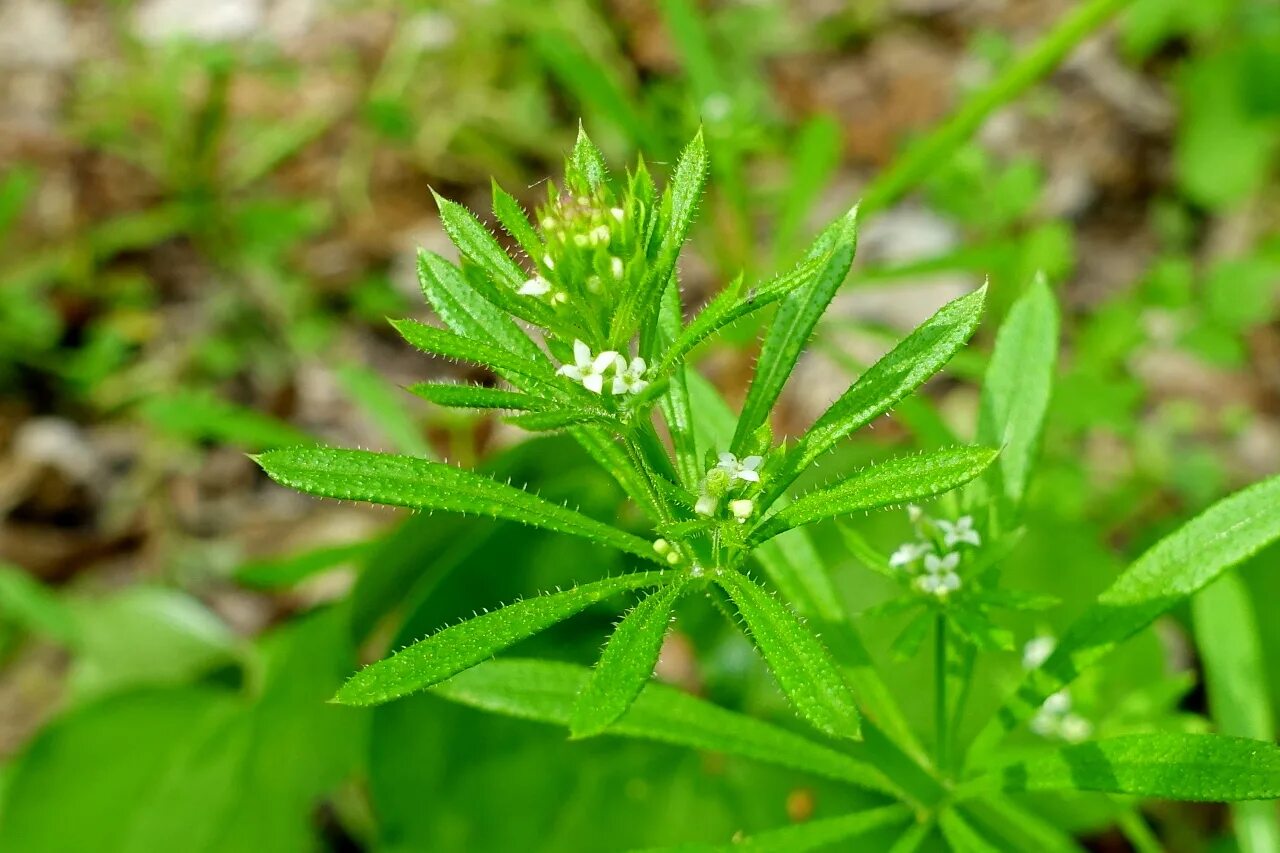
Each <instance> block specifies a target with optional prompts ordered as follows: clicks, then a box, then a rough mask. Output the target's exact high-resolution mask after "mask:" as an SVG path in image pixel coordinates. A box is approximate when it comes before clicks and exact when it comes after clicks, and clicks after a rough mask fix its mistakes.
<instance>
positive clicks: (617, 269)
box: [609, 256, 626, 278]
mask: <svg viewBox="0 0 1280 853" xmlns="http://www.w3.org/2000/svg"><path fill="white" fill-rule="evenodd" d="M609 271H610V272H612V273H613V277H614V278H622V274H623V272H625V271H626V270H625V269H624V268H623V266H622V258H619V257H616V256H615V257H613V258H610V260H609Z"/></svg>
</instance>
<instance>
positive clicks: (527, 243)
mask: <svg viewBox="0 0 1280 853" xmlns="http://www.w3.org/2000/svg"><path fill="white" fill-rule="evenodd" d="M492 183H493V216H494V218H495V219H497V220H498V223H499V224H500V225H502V227H503V228H504V229H505V230H506V232H507V233H508V234H510V235H511V237H512V238H513V239H514V240H515V241H516V243H518V244H519V246H520V248H521V250H523V251H524V253H525V254H526V255H527V256H528V257H530V258H540V257H542V255H543V252H544V246H543V243H542V238H541V237H539V236H538V232H537V230H536V229H535V228H534V227H533V223H531V222H530V221H529V218H528V217H527V216H526V215H525V212H524V208H522V207H521V206H520V202H518V201H516V200H515V198H514V197H513V196H512V195H511V194H510V193H508V192H507V191H506V190H504V189H503V188H502V187H500V186H498V182H497V181H493V182H492Z"/></svg>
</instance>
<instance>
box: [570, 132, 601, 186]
mask: <svg viewBox="0 0 1280 853" xmlns="http://www.w3.org/2000/svg"><path fill="white" fill-rule="evenodd" d="M567 165H568V167H567V168H566V169H565V178H566V179H568V180H573V179H580V180H582V181H583V182H584V183H585V184H586V185H587V187H589V188H591V189H595V188H596V187H598V186H600V185H601V184H603V183H604V182H605V181H607V180H608V179H609V168H608V166H606V165H605V162H604V155H603V154H601V153H600V149H599V148H597V147H596V146H595V143H594V142H592V141H591V139H590V138H589V137H588V136H587V132H586V130H585V129H583V127H582V122H578V138H577V139H576V140H575V141H574V143H573V153H572V154H570V155H569V162H568V164H567Z"/></svg>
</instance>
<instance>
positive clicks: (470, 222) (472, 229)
mask: <svg viewBox="0 0 1280 853" xmlns="http://www.w3.org/2000/svg"><path fill="white" fill-rule="evenodd" d="M431 194H432V195H433V196H435V199H436V205H437V206H438V207H439V208H440V224H441V225H442V226H444V231H445V233H446V234H448V235H449V239H450V240H452V241H453V245H455V246H457V247H458V251H459V252H461V253H462V254H463V255H465V256H466V257H468V258H470V259H471V260H473V261H475V262H476V264H478V265H479V266H480V268H481V269H483V270H484V271H485V272H486V273H488V274H489V275H490V276H492V277H493V279H494V280H495V281H496V282H497V283H498V284H499V285H503V286H506V287H507V288H508V289H510V290H516V289H517V288H519V287H520V285H521V284H522V283H523V282H524V280H525V278H526V276H525V274H524V270H522V269H520V265H519V264H517V263H516V262H515V261H514V260H512V259H511V256H510V255H508V254H507V252H506V250H505V249H503V248H502V246H501V245H500V244H499V243H498V241H497V240H496V239H494V236H493V235H492V234H491V233H489V229H488V228H485V227H484V225H482V224H481V223H480V220H478V219H476V218H475V216H473V215H472V214H471V211H469V210H467V209H466V208H465V207H463V206H462V205H460V204H458V203H457V202H456V201H449V199H447V198H444V197H443V196H441V195H440V194H438V193H436V192H435V191H434V190H432V193H431Z"/></svg>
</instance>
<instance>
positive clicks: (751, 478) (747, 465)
mask: <svg viewBox="0 0 1280 853" xmlns="http://www.w3.org/2000/svg"><path fill="white" fill-rule="evenodd" d="M763 461H764V457H763V456H748V457H747V458H746V459H743V460H741V461H739V460H738V457H737V456H734V455H733V454H732V453H721V454H720V461H719V462H718V463H716V467H717V468H719V469H720V470H721V471H724V472H725V473H726V474H728V475H729V478H730V479H731V480H746V481H747V482H748V483H758V482H760V472H759V471H758V470H757V469H758V468H759V467H760V463H761V462H763Z"/></svg>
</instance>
